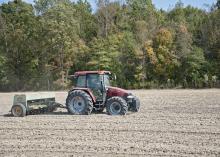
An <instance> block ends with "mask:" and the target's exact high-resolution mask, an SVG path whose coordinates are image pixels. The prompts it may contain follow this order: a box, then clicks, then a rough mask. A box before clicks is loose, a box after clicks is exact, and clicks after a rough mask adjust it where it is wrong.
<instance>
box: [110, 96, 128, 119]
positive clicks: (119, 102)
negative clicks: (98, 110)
mask: <svg viewBox="0 0 220 157" xmlns="http://www.w3.org/2000/svg"><path fill="white" fill-rule="evenodd" d="M106 111H107V113H108V114H109V115H125V114H126V113H127V111H128V105H127V103H126V101H125V100H124V99H123V98H121V97H112V98H110V99H108V100H107V103H106Z"/></svg>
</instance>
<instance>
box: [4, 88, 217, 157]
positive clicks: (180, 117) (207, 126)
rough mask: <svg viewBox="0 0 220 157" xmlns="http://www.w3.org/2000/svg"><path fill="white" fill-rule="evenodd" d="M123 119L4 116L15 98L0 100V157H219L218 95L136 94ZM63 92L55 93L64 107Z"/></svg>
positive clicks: (10, 95) (208, 92)
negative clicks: (137, 106)
mask: <svg viewBox="0 0 220 157" xmlns="http://www.w3.org/2000/svg"><path fill="white" fill-rule="evenodd" d="M132 92H133V93H134V94H135V95H137V96H138V97H139V98H140V100H141V110H140V112H138V113H129V114H128V115H126V116H109V115H106V114H105V113H103V114H92V115H89V116H73V115H68V114H67V111H66V110H65V109H59V110H58V111H57V112H55V113H52V114H42V115H29V116H26V117H23V118H15V117H9V116H3V115H5V114H7V113H8V111H9V110H10V108H11V105H12V101H13V95H14V94H15V93H1V94H0V100H1V104H0V115H1V116H0V156H187V157H188V156H220V90H218V89H212V90H136V91H132ZM66 95H67V93H66V92H57V93H56V99H57V101H58V102H60V103H64V102H65V99H66Z"/></svg>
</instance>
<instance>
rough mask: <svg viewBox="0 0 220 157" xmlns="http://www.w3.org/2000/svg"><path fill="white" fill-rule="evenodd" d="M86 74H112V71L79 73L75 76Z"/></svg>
mask: <svg viewBox="0 0 220 157" xmlns="http://www.w3.org/2000/svg"><path fill="white" fill-rule="evenodd" d="M86 74H100V75H102V74H111V72H110V71H103V70H102V71H77V72H75V74H74V75H75V76H79V75H86Z"/></svg>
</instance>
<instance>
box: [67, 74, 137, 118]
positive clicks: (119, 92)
mask: <svg viewBox="0 0 220 157" xmlns="http://www.w3.org/2000/svg"><path fill="white" fill-rule="evenodd" d="M111 76H112V75H111V72H109V71H79V72H76V73H75V74H74V77H75V79H76V85H75V86H76V87H74V88H73V89H71V90H70V91H69V92H68V96H67V99H66V107H67V110H68V112H69V113H70V114H75V115H88V114H91V112H92V111H94V112H102V111H103V110H104V109H105V108H106V111H107V113H108V114H109V115H125V114H126V113H127V111H132V112H138V110H139V108H140V101H139V99H138V98H137V97H136V96H134V95H132V94H131V93H129V92H128V91H126V90H124V89H121V88H117V87H112V86H111V85H110V78H111Z"/></svg>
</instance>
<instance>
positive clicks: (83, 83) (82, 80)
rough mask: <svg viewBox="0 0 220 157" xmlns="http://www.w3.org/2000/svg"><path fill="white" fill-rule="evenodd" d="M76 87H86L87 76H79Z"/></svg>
mask: <svg viewBox="0 0 220 157" xmlns="http://www.w3.org/2000/svg"><path fill="white" fill-rule="evenodd" d="M76 86H77V87H86V76H85V75H82V76H78V78H77V83H76Z"/></svg>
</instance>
